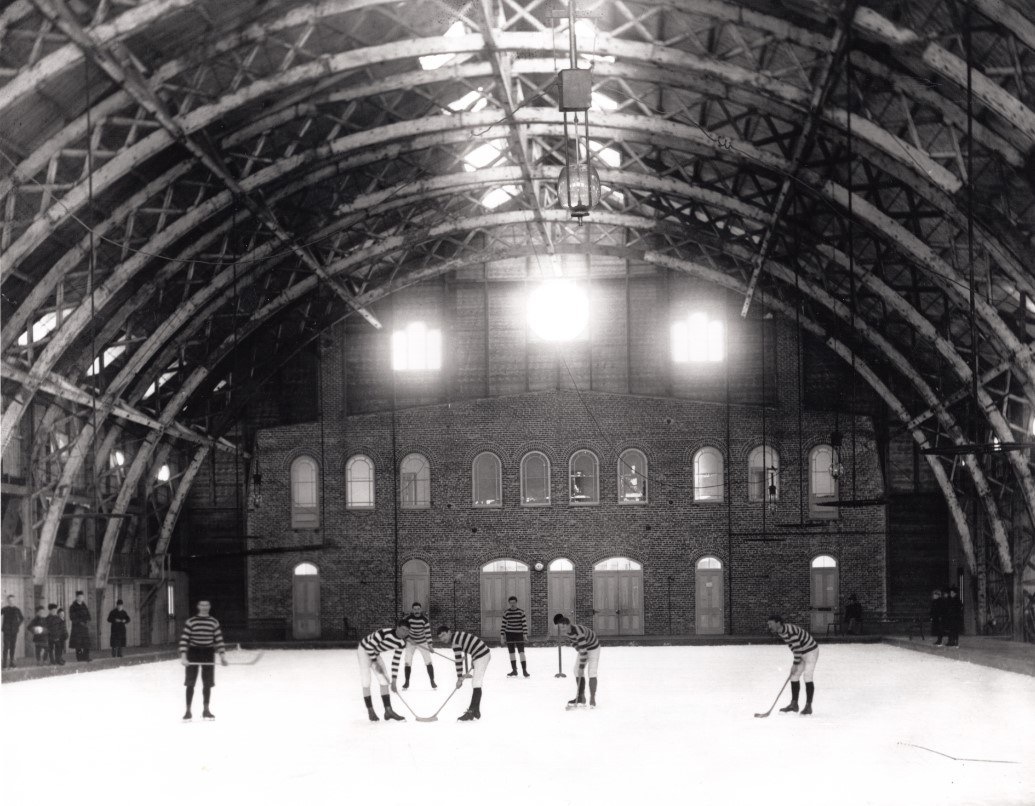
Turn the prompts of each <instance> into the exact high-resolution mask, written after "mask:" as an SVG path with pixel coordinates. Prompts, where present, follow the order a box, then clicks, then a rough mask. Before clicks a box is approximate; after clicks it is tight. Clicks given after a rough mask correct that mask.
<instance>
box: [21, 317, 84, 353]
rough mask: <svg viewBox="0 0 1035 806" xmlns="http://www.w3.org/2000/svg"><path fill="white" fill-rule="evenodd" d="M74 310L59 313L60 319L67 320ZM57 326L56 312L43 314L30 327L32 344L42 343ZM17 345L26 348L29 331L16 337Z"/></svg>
mask: <svg viewBox="0 0 1035 806" xmlns="http://www.w3.org/2000/svg"><path fill="white" fill-rule="evenodd" d="M74 310H75V308H65V309H64V310H63V311H62V312H61V317H62V319H67V318H68V315H69V314H70V313H72V311H74ZM57 324H58V315H57V311H51V312H50V313H45V314H43V316H41V317H40V318H39V319H37V320H36V321H35V322H34V323H33V325H32V340H33V342H37V341H42V340H43V339H45V338H46V337H47V336H48V335H49V334H50V332H51V331H52V330H53V329H54V328H56V327H57ZM18 344H20V345H21V346H22V347H25V346H27V345H28V344H29V331H28V330H26V331H24V332H23V333H22V334H21V335H20V336H19V337H18Z"/></svg>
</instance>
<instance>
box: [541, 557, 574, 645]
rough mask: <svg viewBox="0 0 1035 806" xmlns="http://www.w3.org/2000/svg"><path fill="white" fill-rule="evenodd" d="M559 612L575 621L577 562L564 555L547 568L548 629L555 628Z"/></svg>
mask: <svg viewBox="0 0 1035 806" xmlns="http://www.w3.org/2000/svg"><path fill="white" fill-rule="evenodd" d="M557 613H563V614H564V615H565V616H567V617H568V618H570V619H571V620H572V621H575V564H574V563H573V562H572V561H571V560H567V559H564V558H563V557H559V558H558V559H556V560H553V561H552V562H551V563H550V565H549V566H548V567H547V569H546V622H547V629H553V626H552V625H553V617H554V615H556V614H557Z"/></svg>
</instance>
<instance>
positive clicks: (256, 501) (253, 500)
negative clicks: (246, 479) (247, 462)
mask: <svg viewBox="0 0 1035 806" xmlns="http://www.w3.org/2000/svg"><path fill="white" fill-rule="evenodd" d="M261 508H262V473H260V472H259V462H258V460H256V461H255V472H254V473H252V489H251V492H250V493H249V494H248V509H251V510H255V509H261Z"/></svg>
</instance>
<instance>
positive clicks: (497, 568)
mask: <svg viewBox="0 0 1035 806" xmlns="http://www.w3.org/2000/svg"><path fill="white" fill-rule="evenodd" d="M527 570H528V566H527V565H525V564H524V563H522V562H518V561H517V560H493V561H492V562H491V563H486V564H485V565H483V566H482V571H485V572H487V573H492V572H502V571H527Z"/></svg>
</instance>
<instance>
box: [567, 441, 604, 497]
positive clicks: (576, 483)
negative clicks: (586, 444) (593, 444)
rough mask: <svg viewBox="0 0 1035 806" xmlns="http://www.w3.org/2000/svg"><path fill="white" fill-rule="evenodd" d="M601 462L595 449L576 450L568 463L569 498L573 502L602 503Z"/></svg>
mask: <svg viewBox="0 0 1035 806" xmlns="http://www.w3.org/2000/svg"><path fill="white" fill-rule="evenodd" d="M599 482H600V479H599V463H598V461H597V457H596V454H595V453H593V451H576V452H575V453H573V454H572V456H571V461H570V462H569V463H568V499H569V501H570V502H571V503H572V504H599V503H600V483H599Z"/></svg>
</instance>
